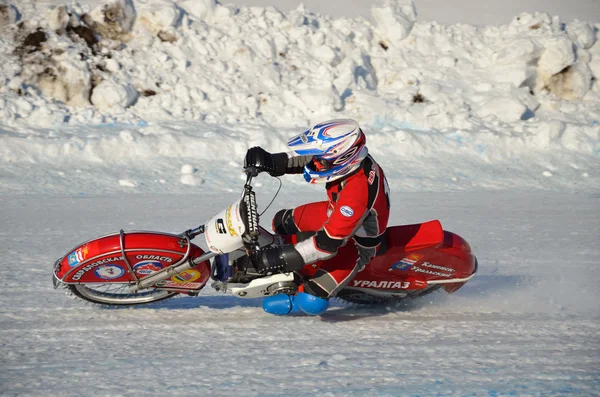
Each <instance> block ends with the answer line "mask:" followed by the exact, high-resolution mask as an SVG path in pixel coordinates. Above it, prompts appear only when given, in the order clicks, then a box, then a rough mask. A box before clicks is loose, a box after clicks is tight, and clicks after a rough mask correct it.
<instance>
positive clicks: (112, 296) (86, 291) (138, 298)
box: [67, 283, 177, 306]
mask: <svg viewBox="0 0 600 397" xmlns="http://www.w3.org/2000/svg"><path fill="white" fill-rule="evenodd" d="M67 289H68V290H69V291H70V292H71V293H72V294H73V295H75V296H76V297H78V298H81V299H84V300H86V301H88V302H92V303H99V304H102V305H121V306H125V305H141V304H144V303H151V302H158V301H161V300H164V299H169V298H171V297H173V296H175V295H177V292H171V291H164V290H157V289H149V290H145V291H141V292H138V293H135V294H133V293H131V291H130V290H129V285H128V284H116V283H107V284H96V283H94V284H73V285H67Z"/></svg>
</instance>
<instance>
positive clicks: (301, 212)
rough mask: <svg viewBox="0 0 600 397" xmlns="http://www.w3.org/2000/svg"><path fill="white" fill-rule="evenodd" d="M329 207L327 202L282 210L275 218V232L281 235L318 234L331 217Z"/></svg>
mask: <svg viewBox="0 0 600 397" xmlns="http://www.w3.org/2000/svg"><path fill="white" fill-rule="evenodd" d="M328 206H329V203H328V202H327V201H318V202H316V203H308V204H304V205H301V206H299V207H296V208H294V209H287V210H280V211H279V212H277V213H276V214H275V216H274V217H273V231H274V232H276V233H277V234H279V235H286V234H295V233H298V232H316V231H317V230H319V229H320V228H321V227H323V224H324V223H325V221H327V218H328V217H329V216H328V215H327V208H328Z"/></svg>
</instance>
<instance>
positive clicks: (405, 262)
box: [390, 254, 423, 270]
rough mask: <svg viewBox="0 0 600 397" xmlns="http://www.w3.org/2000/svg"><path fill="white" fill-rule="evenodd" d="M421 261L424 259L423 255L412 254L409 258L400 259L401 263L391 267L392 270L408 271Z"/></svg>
mask: <svg viewBox="0 0 600 397" xmlns="http://www.w3.org/2000/svg"><path fill="white" fill-rule="evenodd" d="M421 259H423V255H419V254H410V255H408V256H407V257H404V258H402V259H400V261H399V262H396V263H394V264H393V265H392V267H390V270H392V269H393V270H407V269H408V268H410V267H411V266H412V265H414V264H415V263H417V262H418V261H420V260H421Z"/></svg>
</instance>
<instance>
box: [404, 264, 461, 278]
mask: <svg viewBox="0 0 600 397" xmlns="http://www.w3.org/2000/svg"><path fill="white" fill-rule="evenodd" d="M412 271H413V272H416V273H424V274H430V275H432V276H440V277H446V278H450V277H452V274H448V273H441V272H436V271H433V270H429V269H422V268H420V267H418V266H415V267H413V268H412Z"/></svg>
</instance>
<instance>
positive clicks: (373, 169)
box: [367, 164, 377, 185]
mask: <svg viewBox="0 0 600 397" xmlns="http://www.w3.org/2000/svg"><path fill="white" fill-rule="evenodd" d="M376 175H377V165H375V164H373V165H372V166H371V171H369V178H368V179H367V182H369V185H372V184H373V182H375V176H376Z"/></svg>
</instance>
